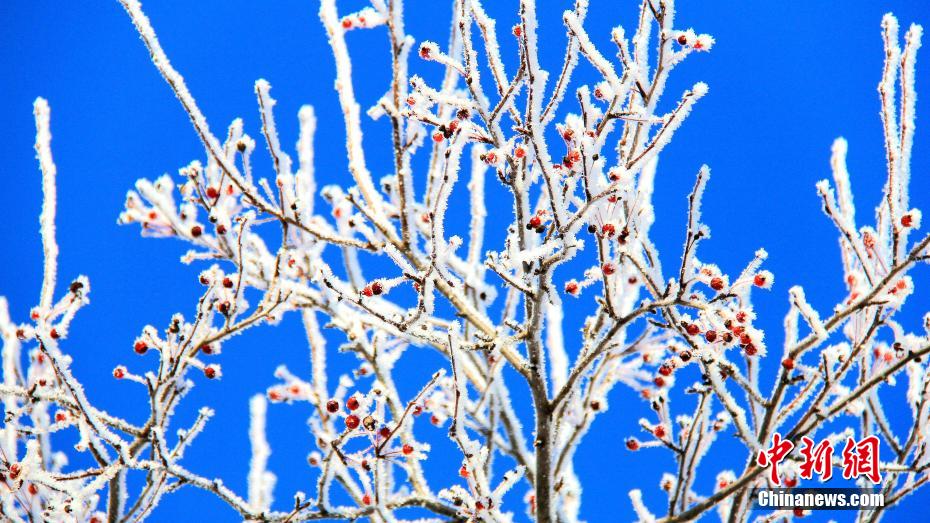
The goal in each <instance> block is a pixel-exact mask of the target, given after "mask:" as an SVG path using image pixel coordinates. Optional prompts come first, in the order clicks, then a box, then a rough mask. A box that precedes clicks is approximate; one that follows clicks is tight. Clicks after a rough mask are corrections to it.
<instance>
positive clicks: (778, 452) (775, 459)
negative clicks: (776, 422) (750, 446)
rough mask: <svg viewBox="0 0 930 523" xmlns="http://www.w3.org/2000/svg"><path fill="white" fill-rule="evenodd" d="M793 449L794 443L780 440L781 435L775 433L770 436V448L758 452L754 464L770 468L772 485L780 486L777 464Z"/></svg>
mask: <svg viewBox="0 0 930 523" xmlns="http://www.w3.org/2000/svg"><path fill="white" fill-rule="evenodd" d="M792 449H794V443H791V442H790V441H788V440H786V439H782V438H781V434H779V433H777V432H776V433H775V434H774V435H773V436H772V446H771V447H769V449H768V450H760V451H759V456H758V457H757V458H756V463H758V464H759V466H761V467H770V468H771V472H770V473H771V478H772V483H774V484H776V485H781V478H780V477H779V475H778V464H779V463H781V462H782V461H783V460H784V459H785V458H786V457H788V454H790V453H791V451H792Z"/></svg>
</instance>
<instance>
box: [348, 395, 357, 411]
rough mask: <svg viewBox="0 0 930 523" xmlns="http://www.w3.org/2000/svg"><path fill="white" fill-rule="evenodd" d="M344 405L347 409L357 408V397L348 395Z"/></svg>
mask: <svg viewBox="0 0 930 523" xmlns="http://www.w3.org/2000/svg"><path fill="white" fill-rule="evenodd" d="M346 407H347V408H348V409H349V410H355V409H357V408H358V399H356V398H355V396H352V397H350V398H349V399H348V400H346Z"/></svg>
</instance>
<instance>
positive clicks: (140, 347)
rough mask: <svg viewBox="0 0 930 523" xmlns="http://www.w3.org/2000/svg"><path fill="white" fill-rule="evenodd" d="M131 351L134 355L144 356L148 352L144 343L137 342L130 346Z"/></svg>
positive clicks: (147, 347)
mask: <svg viewBox="0 0 930 523" xmlns="http://www.w3.org/2000/svg"><path fill="white" fill-rule="evenodd" d="M132 349H133V350H134V351H136V354H145V353H146V352H147V351H148V350H149V346H148V345H146V344H145V342H144V341H142V340H138V341H136V344H135V345H133V346H132Z"/></svg>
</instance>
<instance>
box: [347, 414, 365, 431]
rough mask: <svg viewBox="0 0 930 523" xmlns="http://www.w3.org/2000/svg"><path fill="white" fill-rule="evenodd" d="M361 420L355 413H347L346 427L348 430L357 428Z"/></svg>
mask: <svg viewBox="0 0 930 523" xmlns="http://www.w3.org/2000/svg"><path fill="white" fill-rule="evenodd" d="M361 422H362V420H360V419H358V416H356V415H355V414H349V415H348V416H346V427H348V428H349V430H355V429H357V428H358V424H359V423H361Z"/></svg>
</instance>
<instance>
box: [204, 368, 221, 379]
mask: <svg viewBox="0 0 930 523" xmlns="http://www.w3.org/2000/svg"><path fill="white" fill-rule="evenodd" d="M217 374H219V369H218V368H217V367H216V365H207V366H206V367H204V368H203V375H204V376H206V377H207V378H209V379H211V380H212V379H213V378H215V377H216V376H217Z"/></svg>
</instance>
